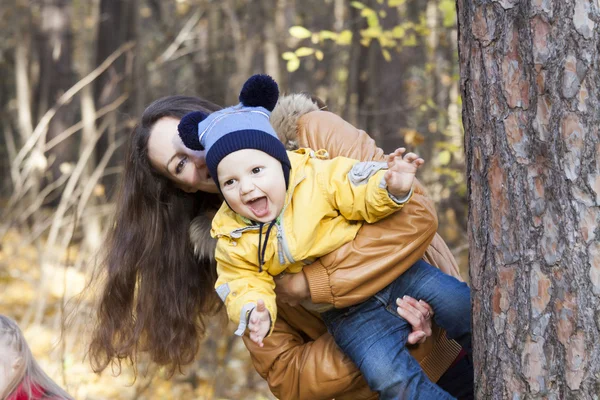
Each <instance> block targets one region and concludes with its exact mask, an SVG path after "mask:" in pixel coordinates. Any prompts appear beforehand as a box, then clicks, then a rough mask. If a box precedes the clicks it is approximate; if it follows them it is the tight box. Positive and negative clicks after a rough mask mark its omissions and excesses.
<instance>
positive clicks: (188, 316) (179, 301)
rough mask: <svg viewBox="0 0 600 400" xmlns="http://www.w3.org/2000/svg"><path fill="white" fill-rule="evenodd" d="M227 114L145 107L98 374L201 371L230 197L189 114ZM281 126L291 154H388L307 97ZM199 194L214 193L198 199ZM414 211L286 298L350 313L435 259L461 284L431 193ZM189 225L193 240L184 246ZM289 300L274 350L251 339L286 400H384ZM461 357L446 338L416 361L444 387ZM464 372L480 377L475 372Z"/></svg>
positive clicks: (95, 348)
mask: <svg viewBox="0 0 600 400" xmlns="http://www.w3.org/2000/svg"><path fill="white" fill-rule="evenodd" d="M216 109H218V107H217V106H215V105H214V104H212V103H209V102H206V101H204V100H201V99H197V98H191V97H183V96H174V97H168V98H164V99H160V100H158V101H156V102H154V103H153V104H151V105H150V106H149V107H148V108H147V109H146V110H145V112H144V114H143V116H142V120H141V122H140V124H139V125H138V126H137V127H136V128H135V130H134V132H133V135H132V136H131V141H130V147H129V149H130V151H129V153H128V158H127V161H126V165H125V172H124V176H123V184H122V187H121V193H120V197H119V199H118V200H117V212H116V215H115V217H116V221H117V223H116V226H115V229H114V231H113V232H112V236H111V238H110V239H109V242H108V246H107V249H108V256H107V259H106V265H107V269H108V276H107V282H106V287H105V290H104V293H103V296H102V299H101V302H100V306H99V310H98V316H99V321H98V326H97V328H96V330H95V332H94V336H93V339H92V344H91V347H90V352H91V356H92V362H93V363H94V368H95V370H97V371H100V370H102V369H104V368H105V367H106V366H107V365H108V364H109V363H110V362H111V361H114V360H116V362H118V361H119V360H120V359H121V358H130V359H133V357H134V356H135V354H136V351H137V350H138V349H140V350H144V351H147V352H148V353H149V354H150V355H151V357H152V359H153V361H155V362H157V363H159V364H162V365H169V366H171V367H172V368H173V370H174V368H177V367H179V366H181V365H185V364H189V363H191V362H192V361H193V359H194V357H195V355H196V353H197V351H198V347H199V340H198V339H199V338H200V337H201V336H202V335H203V333H204V330H205V321H203V320H201V319H199V318H198V316H199V315H204V314H206V313H209V312H213V313H216V312H217V311H218V309H219V308H220V300H219V299H218V297H217V296H216V295H215V292H214V289H213V284H214V281H215V268H214V263H213V260H212V257H213V253H214V242H213V241H212V240H211V239H210V236H209V230H210V222H211V219H212V216H213V214H214V212H215V211H216V209H217V207H218V206H219V205H220V203H221V199H220V198H219V196H218V195H217V194H216V193H217V192H218V191H217V188H216V186H215V185H214V182H213V180H212V178H211V177H210V176H209V174H208V170H207V168H206V165H205V162H204V154H203V153H202V152H195V151H192V150H189V149H187V148H186V147H185V146H184V145H183V143H182V142H181V140H180V139H179V137H178V135H177V125H178V123H179V119H180V118H181V117H182V116H183V115H185V114H187V113H188V112H191V111H204V112H212V111H215V110H216ZM271 121H272V123H273V125H274V127H275V128H276V131H278V133H279V134H280V138H281V139H282V141H283V142H284V143H286V145H287V147H288V148H294V147H299V146H301V147H311V148H316V149H321V148H323V149H326V150H327V151H328V152H329V154H330V156H331V157H335V156H337V155H345V156H349V157H353V158H358V159H361V160H379V159H381V158H382V157H383V152H382V151H381V150H380V149H378V148H377V147H376V146H375V145H374V142H373V141H372V140H371V139H370V138H369V137H368V135H366V133H364V132H362V131H358V130H356V129H355V128H353V127H352V126H351V125H349V124H347V123H346V122H345V121H343V120H342V119H340V118H339V117H337V116H335V115H334V114H331V113H329V112H325V111H319V110H318V108H317V106H316V105H315V104H314V103H313V102H312V101H311V100H310V98H308V97H307V96H304V95H294V96H291V97H287V98H285V97H284V98H282V99H280V103H279V105H278V107H277V108H276V109H275V110H274V111H273V114H272V117H271ZM197 191H201V192H204V193H201V194H200V193H198V194H194V193H195V192H197ZM409 204H410V208H407V207H408V205H407V206H405V210H403V211H402V212H401V213H396V214H397V215H398V217H395V218H400V219H386V220H384V221H382V222H381V223H379V224H374V225H370V226H368V227H367V226H365V227H363V228H362V229H361V231H360V232H359V235H358V236H357V238H356V239H355V240H354V241H353V242H351V243H349V244H347V245H346V246H344V247H342V248H340V249H338V250H337V251H336V252H333V253H331V254H330V255H328V256H326V257H323V258H321V259H320V260H317V262H315V263H313V264H312V265H310V266H307V267H305V268H304V273H303V274H296V275H294V276H290V277H284V278H283V279H281V280H279V281H278V298H279V299H280V300H285V301H287V302H288V303H296V302H300V301H306V300H307V299H308V298H309V297H310V300H312V303H321V304H322V303H327V304H330V305H334V306H335V307H338V308H342V307H346V306H348V305H351V304H356V303H357V302H360V301H362V300H364V299H366V298H368V297H370V296H372V295H373V294H375V293H377V292H378V291H379V290H380V289H382V288H383V287H385V286H386V285H387V284H388V283H390V282H391V281H392V280H394V279H395V277H397V276H398V274H400V273H401V272H402V271H403V270H405V269H406V267H407V266H409V265H412V263H414V261H416V260H418V259H420V258H423V257H425V258H426V259H427V261H429V262H430V263H432V264H434V265H436V266H438V267H440V268H441V269H442V270H443V271H444V272H447V273H451V274H453V275H455V276H458V271H457V267H456V264H455V262H454V259H453V258H452V256H451V254H450V253H449V250H448V249H447V247H446V246H445V244H444V243H443V241H442V240H441V239H440V238H439V236H437V235H436V233H435V231H436V229H437V219H436V216H435V210H434V209H433V205H432V204H431V201H430V200H428V199H427V198H426V197H425V196H424V195H423V194H422V188H420V187H417V188H416V190H415V195H413V200H411V202H410V203H409ZM194 217H196V218H195V220H194V221H193V223H191V221H192V219H193V218H194ZM190 224H191V225H190ZM377 225H379V226H377ZM188 228H189V233H190V237H191V239H190V240H186V241H184V240H181V238H182V237H187V235H188ZM432 240H433V244H432V245H431V246H430V243H432ZM390 249H393V251H390ZM382 250H386V251H388V252H390V257H389V260H388V262H385V263H383V264H384V265H381V264H379V263H378V264H377V265H371V264H374V263H369V257H368V252H369V251H382ZM426 250H428V251H427V253H425V252H426ZM280 303H281V304H279V307H280V318H278V321H277V323H276V326H275V329H274V332H273V334H272V335H271V336H270V337H269V338H268V339H267V340H266V341H265V345H264V347H263V348H259V347H258V346H254V345H253V343H251V341H249V340H247V338H245V339H244V340H245V343H246V346H247V347H248V349H249V350H250V352H251V354H252V358H253V361H254V364H255V367H256V369H257V370H258V372H259V373H260V374H261V375H262V376H263V377H264V378H265V379H267V381H268V382H269V385H270V387H271V390H272V391H273V393H274V394H275V395H276V396H278V397H279V398H282V399H287V398H289V399H318V398H323V399H327V398H333V397H335V398H339V399H342V398H352V399H358V398H372V397H373V398H376V395H374V394H373V393H372V392H370V391H369V389H368V387H366V384H365V382H364V380H363V379H362V377H361V376H360V374H359V372H358V370H357V368H356V367H355V366H354V365H353V364H352V363H351V362H350V361H349V359H348V358H347V357H345V356H344V355H343V354H342V353H341V352H340V351H339V349H338V348H337V346H336V345H335V343H334V341H333V339H332V337H331V336H330V335H329V334H328V333H327V332H326V329H325V327H324V325H323V323H322V321H321V320H320V319H319V318H318V316H317V314H316V313H314V312H312V311H308V310H307V309H306V308H305V307H298V306H296V307H294V306H290V305H287V304H283V302H282V301H280ZM399 312H400V313H401V315H402V316H403V317H405V318H406V319H407V320H408V321H409V322H411V324H412V325H413V326H414V327H415V330H416V332H414V335H413V336H412V337H411V339H410V340H411V342H412V343H415V342H417V341H419V340H420V339H422V337H423V332H420V331H421V330H423V331H427V333H430V332H429V329H428V327H429V326H430V325H429V324H430V322H428V321H426V317H429V316H430V315H429V311H428V309H427V307H426V306H425V305H420V304H419V303H417V302H416V301H412V300H407V301H406V302H404V303H403V304H402V305H401V307H400V308H399ZM134 313H135V318H134V317H133V315H134ZM164 338H170V340H168V341H166V340H164ZM139 345H141V347H138V346H139ZM459 350H460V349H459V348H458V345H457V344H456V343H454V342H449V341H448V340H447V339H446V338H445V335H444V333H443V332H441V331H440V330H438V329H434V331H433V334H432V338H431V339H430V340H427V341H426V342H425V343H424V344H422V345H419V346H418V347H417V348H416V349H415V352H414V353H413V354H414V355H415V357H416V358H417V359H418V360H419V361H420V362H421V365H422V366H423V367H424V369H425V371H426V372H427V373H428V375H429V376H430V378H432V380H433V381H436V380H438V378H439V377H440V376H441V375H442V374H443V373H444V372H445V371H446V370H447V369H448V367H449V366H450V365H451V364H452V362H453V361H454V359H455V358H456V355H457V354H458V352H459ZM460 375H461V376H465V377H466V378H468V377H469V372H466V373H463V374H460ZM471 378H472V377H471ZM464 386H469V384H465V385H463V388H464ZM446 389H447V388H446ZM447 390H449V389H447ZM471 390H472V387H471ZM449 391H450V392H452V391H451V390H449Z"/></svg>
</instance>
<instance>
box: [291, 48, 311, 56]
mask: <svg viewBox="0 0 600 400" xmlns="http://www.w3.org/2000/svg"><path fill="white" fill-rule="evenodd" d="M314 52H315V49H313V48H310V47H300V48H299V49H297V50H296V51H295V53H296V55H297V56H298V57H306V56H310V55H311V54H313V53H314Z"/></svg>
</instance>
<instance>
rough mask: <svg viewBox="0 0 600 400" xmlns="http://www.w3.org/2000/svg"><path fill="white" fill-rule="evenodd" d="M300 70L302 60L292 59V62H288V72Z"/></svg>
mask: <svg viewBox="0 0 600 400" xmlns="http://www.w3.org/2000/svg"><path fill="white" fill-rule="evenodd" d="M298 68H300V59H298V58H294V59H291V60H289V61H288V62H287V70H288V72H294V71H295V70H297V69H298Z"/></svg>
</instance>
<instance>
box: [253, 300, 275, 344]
mask: <svg viewBox="0 0 600 400" xmlns="http://www.w3.org/2000/svg"><path fill="white" fill-rule="evenodd" d="M269 329H271V314H269V310H267V307H265V302H264V301H263V300H258V302H257V304H256V308H255V309H254V310H252V312H251V313H250V318H249V321H248V330H249V331H250V339H252V341H253V342H254V343H256V344H257V345H259V346H260V347H263V339H264V338H265V336H267V333H269Z"/></svg>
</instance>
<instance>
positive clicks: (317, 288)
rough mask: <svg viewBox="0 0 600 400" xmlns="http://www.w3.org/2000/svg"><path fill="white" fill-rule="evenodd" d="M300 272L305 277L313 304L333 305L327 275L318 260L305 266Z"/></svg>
mask: <svg viewBox="0 0 600 400" xmlns="http://www.w3.org/2000/svg"><path fill="white" fill-rule="evenodd" d="M302 271H303V272H304V275H305V276H306V281H307V282H308V288H309V290H310V297H311V300H312V302H313V303H315V304H319V303H327V304H333V293H332V292H331V285H330V283H329V274H328V273H327V270H326V269H325V267H324V266H323V264H321V261H320V260H317V261H315V262H313V263H312V264H310V265H307V266H305V267H304V268H303V269H302Z"/></svg>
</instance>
